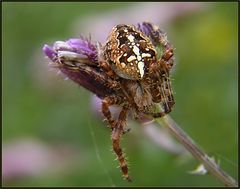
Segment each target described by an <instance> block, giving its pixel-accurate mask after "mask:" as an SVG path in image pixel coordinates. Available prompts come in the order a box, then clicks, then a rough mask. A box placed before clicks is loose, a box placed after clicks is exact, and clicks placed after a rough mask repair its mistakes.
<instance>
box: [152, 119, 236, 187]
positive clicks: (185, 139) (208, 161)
mask: <svg viewBox="0 0 240 189" xmlns="http://www.w3.org/2000/svg"><path fill="white" fill-rule="evenodd" d="M156 122H158V123H159V124H161V125H162V126H164V127H166V128H167V129H168V130H169V131H170V133H171V134H173V135H174V136H175V137H176V139H177V140H178V141H179V142H180V143H181V144H182V145H184V146H185V148H186V149H187V150H188V151H189V152H190V153H191V154H192V155H193V156H194V157H195V158H196V159H197V160H198V161H200V162H201V163H202V164H203V165H204V167H205V168H206V170H207V171H208V172H209V173H210V174H211V175H212V176H214V177H216V178H217V179H218V180H220V181H221V182H223V183H224V185H226V186H231V187H237V186H238V183H237V182H236V181H235V180H234V179H233V178H232V177H231V176H230V175H228V174H227V173H226V172H224V171H223V170H222V169H221V168H220V167H219V165H218V164H216V163H215V161H213V159H212V158H210V157H209V156H208V155H207V154H206V153H204V152H203V151H202V150H201V149H200V148H199V147H198V146H197V145H196V144H195V143H194V141H193V140H192V139H191V138H190V137H189V136H188V135H187V134H186V133H185V132H184V131H183V130H182V129H181V128H180V127H179V126H178V125H177V123H175V121H174V120H173V119H172V118H171V117H170V116H168V115H166V116H164V117H162V118H157V119H156Z"/></svg>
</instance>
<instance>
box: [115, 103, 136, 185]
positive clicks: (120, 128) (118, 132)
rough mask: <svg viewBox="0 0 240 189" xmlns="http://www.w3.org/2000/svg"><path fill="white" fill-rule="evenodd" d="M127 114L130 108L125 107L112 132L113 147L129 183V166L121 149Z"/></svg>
mask: <svg viewBox="0 0 240 189" xmlns="http://www.w3.org/2000/svg"><path fill="white" fill-rule="evenodd" d="M127 112H128V108H126V107H123V109H122V111H121V112H120V114H119V117H118V121H117V123H116V124H115V125H114V128H113V130H112V145H113V150H114V152H115V154H116V155H117V158H118V161H119V164H120V168H121V171H122V174H123V177H124V178H125V179H126V180H127V181H132V180H131V178H130V177H129V175H128V166H127V163H126V160H125V158H124V154H123V151H122V149H121V147H120V139H121V136H122V134H123V132H124V126H125V123H126V117H127Z"/></svg>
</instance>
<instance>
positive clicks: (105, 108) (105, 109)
mask: <svg viewBox="0 0 240 189" xmlns="http://www.w3.org/2000/svg"><path fill="white" fill-rule="evenodd" d="M115 104H116V105H117V104H118V105H119V104H121V99H120V98H118V97H117V96H108V97H105V98H104V99H103V100H102V113H103V115H104V117H105V118H106V121H107V122H108V124H109V126H110V128H111V129H112V130H113V128H114V125H115V120H113V118H112V114H111V112H110V109H109V107H110V106H111V105H115Z"/></svg>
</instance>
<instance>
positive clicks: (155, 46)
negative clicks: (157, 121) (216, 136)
mask: <svg viewBox="0 0 240 189" xmlns="http://www.w3.org/2000/svg"><path fill="white" fill-rule="evenodd" d="M43 51H44V53H45V54H46V55H47V56H48V57H49V58H50V59H51V62H52V63H53V66H54V67H56V68H58V69H59V70H60V71H61V72H62V73H63V74H65V75H66V76H67V77H68V78H70V79H71V80H73V81H75V82H76V83H78V84H79V85H81V86H82V87H84V88H86V89H88V90H89V91H91V92H93V93H94V94H96V95H97V96H98V97H99V98H100V99H102V113H103V115H104V117H105V118H106V121H107V123H108V125H109V128H110V129H111V131H112V135H111V139H112V145H113V150H114V152H115V153H116V155H117V158H118V160H119V163H120V168H121V171H122V174H123V177H124V178H125V179H126V180H128V181H131V178H130V176H129V174H128V166H127V163H126V160H125V157H124V154H123V151H122V149H121V147H120V139H121V136H122V135H123V134H124V133H126V131H129V129H127V128H126V119H127V115H128V114H129V113H131V115H132V116H133V117H134V118H135V119H137V118H139V117H140V116H142V115H148V116H152V117H153V118H157V117H162V116H164V115H165V114H167V113H169V112H170V111H171V110H172V107H173V105H174V99H173V93H172V87H171V82H170V71H171V68H172V66H173V61H174V58H173V48H172V46H171V45H170V44H169V42H168V40H167V37H166V35H165V33H163V32H162V31H161V30H160V29H159V28H158V27H157V26H155V25H153V24H151V23H148V22H143V23H140V24H138V26H137V27H135V26H133V25H126V24H119V25H117V26H115V27H113V29H112V31H111V32H110V34H109V36H108V38H107V41H106V43H104V44H100V43H96V44H92V43H91V41H90V40H89V39H84V38H83V37H81V38H79V39H70V40H68V41H66V42H63V41H57V42H55V44H54V45H53V47H50V46H48V45H45V46H44V48H43ZM113 105H117V106H120V107H121V111H120V112H119V115H118V118H117V119H114V118H113V117H112V115H111V112H110V109H109V107H110V106H113ZM157 105H160V109H159V108H156V107H157Z"/></svg>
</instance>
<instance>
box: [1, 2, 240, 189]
mask: <svg viewBox="0 0 240 189" xmlns="http://www.w3.org/2000/svg"><path fill="white" fill-rule="evenodd" d="M133 4H134V3H57V4H56V3H3V17H2V27H3V45H2V47H3V59H2V61H3V62H2V70H3V72H2V84H3V97H2V100H3V115H2V117H3V121H2V124H3V145H4V151H3V157H6V153H10V155H8V156H7V160H9V162H10V163H11V161H10V160H12V159H18V161H19V163H18V164H17V165H15V166H16V167H14V165H12V164H11V165H8V164H6V165H5V164H4V165H3V169H5V170H3V173H5V172H6V169H9V170H10V168H9V167H11V170H13V171H14V169H15V168H16V169H17V166H20V165H21V164H23V165H24V160H21V159H20V158H21V157H22V158H26V157H29V159H30V160H29V161H27V162H25V163H26V166H30V164H31V166H32V168H33V169H34V168H35V169H38V167H39V166H35V163H37V162H39V161H41V160H42V162H43V164H44V162H45V163H48V168H47V167H46V168H45V169H43V170H41V172H40V173H38V174H33V173H31V172H30V174H24V173H21V169H19V170H20V171H19V172H18V174H16V173H15V174H16V175H11V170H10V171H9V172H10V173H8V174H6V175H5V176H6V177H3V179H4V180H3V184H4V185H8V186H111V185H115V186H222V184H221V183H220V182H219V181H217V180H216V179H215V178H213V177H211V176H209V175H204V176H195V175H190V174H188V173H187V172H188V171H190V170H193V169H194V168H195V167H196V166H197V162H196V161H195V160H194V159H190V160H186V159H182V158H181V157H179V156H175V155H173V154H170V153H168V152H166V151H164V150H162V149H160V148H159V147H158V146H157V145H156V144H154V143H153V142H152V141H151V140H149V138H147V137H146V136H145V135H144V134H143V132H140V131H142V129H141V126H133V129H132V130H131V132H130V133H128V134H126V135H124V140H123V141H122V146H123V147H124V148H125V151H126V153H127V156H128V157H129V162H130V174H131V176H132V177H133V179H134V181H133V182H132V183H127V182H125V181H123V180H122V179H121V173H120V172H119V169H117V168H116V167H117V162H116V161H113V159H114V158H115V156H114V155H113V153H112V152H111V151H110V149H111V141H110V132H109V130H108V129H107V128H106V126H105V124H104V123H103V122H102V120H101V119H99V118H97V117H96V116H95V115H94V113H93V112H92V110H91V107H90V100H91V98H90V97H91V95H90V93H89V92H88V91H86V90H84V89H82V88H80V87H78V86H77V85H75V84H74V83H72V82H71V81H64V79H63V77H61V76H59V75H57V74H56V71H51V70H50V69H48V67H47V60H46V59H44V58H43V53H42V50H41V48H42V46H43V44H44V43H51V42H53V41H55V40H64V39H68V38H71V37H76V36H73V31H72V26H73V22H76V20H77V18H81V19H83V18H84V17H86V16H92V17H94V16H95V17H97V16H98V15H101V14H104V13H106V12H108V11H112V13H113V14H114V10H119V9H122V10H125V7H126V8H127V7H129V6H132V5H133ZM135 4H137V3H135ZM203 5H204V7H205V8H204V9H202V10H199V11H196V12H194V13H191V14H189V16H188V15H184V16H179V17H176V18H175V19H174V20H172V21H171V22H170V23H169V24H167V25H166V26H165V28H164V29H165V31H167V34H168V39H169V40H170V41H171V43H172V44H173V45H174V47H175V48H176V50H175V53H176V64H177V65H176V67H175V71H174V73H173V78H174V81H173V86H174V91H175V92H176V94H175V100H176V105H175V108H174V110H173V112H172V113H171V115H172V117H173V118H174V119H175V121H176V122H177V123H178V124H179V125H181V127H182V128H183V129H184V130H185V131H186V132H187V133H188V134H189V135H190V136H191V137H192V138H193V139H194V140H195V141H196V142H197V143H198V144H199V145H200V146H201V147H202V148H203V149H204V150H205V151H206V152H207V153H208V154H210V155H212V156H214V157H215V159H217V160H220V165H221V167H222V168H223V169H224V170H226V171H227V172H228V173H229V174H230V175H232V176H233V177H235V178H236V177H237V66H238V65H237V58H238V57H237V51H238V47H237V41H238V39H237V32H238V31H237V22H238V20H237V19H238V18H237V3H205V4H203ZM159 6H161V4H160V5H159ZM127 10H129V9H127ZM141 21H143V20H139V22H141ZM148 21H151V20H148ZM126 22H127V21H126ZM155 24H158V23H155ZM102 27H104V26H102ZM109 30H110V28H109ZM89 33H91V31H89ZM79 34H81V31H79ZM106 35H107V34H106ZM40 64H41V65H40ZM130 127H131V125H130ZM91 133H94V136H95V137H92V135H91ZM29 139H31V140H29ZM21 141H29V143H31V141H38V143H39V144H41V145H42V146H41V149H42V148H44V149H45V150H43V151H41V152H42V153H47V154H48V156H51V158H50V159H51V160H49V159H47V158H46V159H41V158H40V159H36V160H35V159H32V160H31V157H32V153H34V152H32V151H31V149H29V148H30V147H29V148H27V149H28V150H26V151H24V148H22V149H23V151H21V150H20V151H19V153H23V154H24V155H26V156H22V155H18V153H11V150H14V149H15V148H16V145H17V144H18V143H21ZM11 143H13V144H14V145H12V146H13V147H10V146H9V145H8V144H11ZM38 143H37V144H38ZM34 144H35V143H34ZM5 145H6V146H5ZM14 146H15V148H14ZM33 147H34V145H33ZM34 149H35V147H34ZM46 149H47V150H46ZM9 151H10V152H9ZM55 152H56V153H55ZM27 153H29V154H27ZM96 154H97V155H96ZM98 156H100V161H99V159H98ZM44 157H45V156H44ZM35 161H36V162H35ZM54 161H58V162H61V163H58V164H52V163H49V162H54ZM101 161H102V163H101ZM4 162H5V161H4ZM4 162H3V163H4ZM63 164H65V166H63ZM51 165H54V166H51ZM22 169H23V170H24V167H23V168H22ZM35 172H38V170H35ZM35 172H34V173H35ZM21 174H22V175H21ZM3 176H4V175H3Z"/></svg>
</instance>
